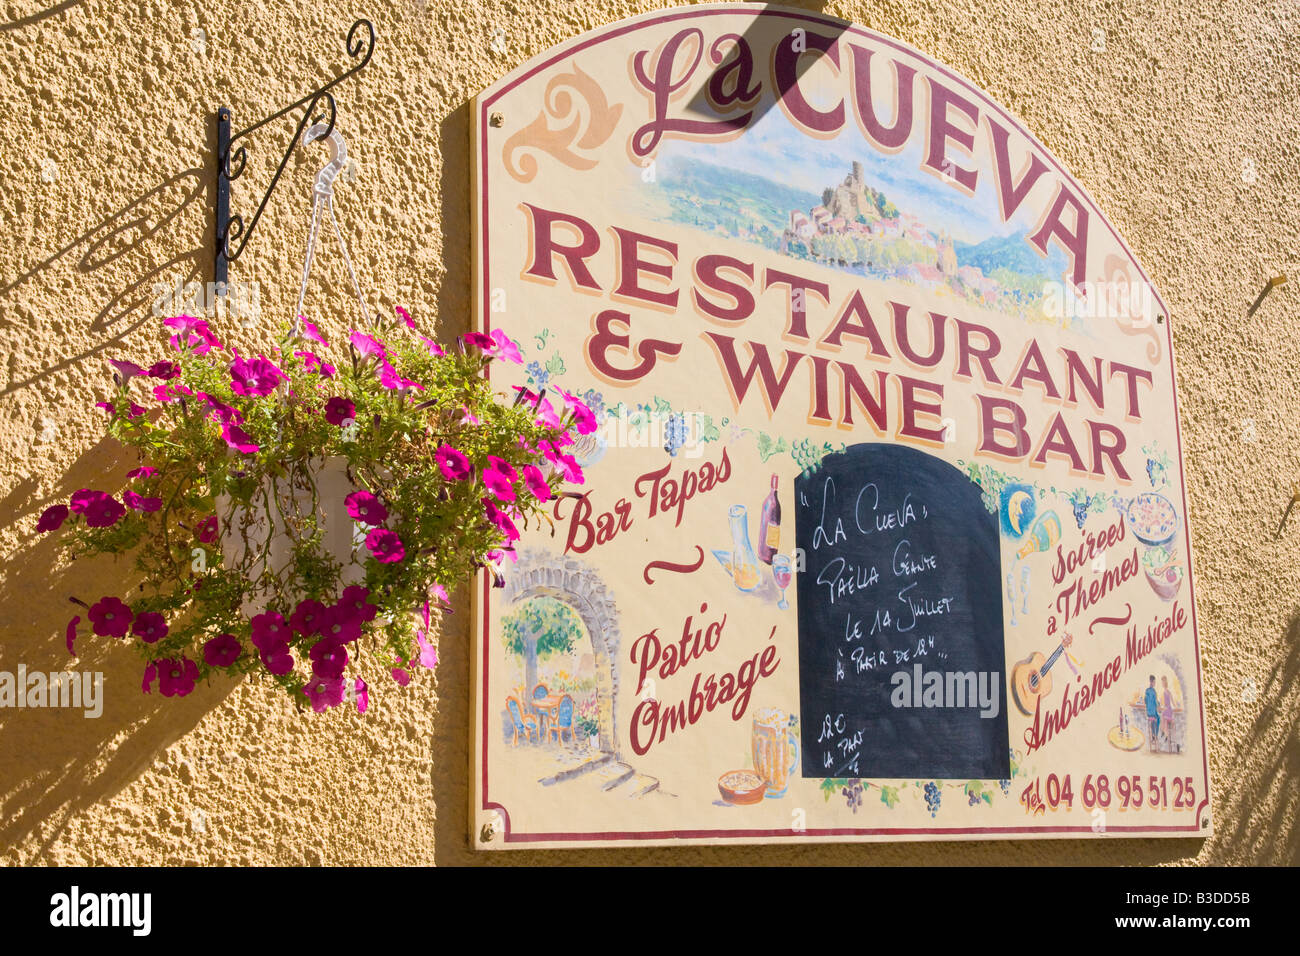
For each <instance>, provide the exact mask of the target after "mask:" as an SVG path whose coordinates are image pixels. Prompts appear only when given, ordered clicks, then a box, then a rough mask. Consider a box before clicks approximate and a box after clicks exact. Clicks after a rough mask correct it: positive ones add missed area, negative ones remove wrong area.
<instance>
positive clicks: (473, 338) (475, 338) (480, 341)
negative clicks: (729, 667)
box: [460, 332, 496, 352]
mask: <svg viewBox="0 0 1300 956" xmlns="http://www.w3.org/2000/svg"><path fill="white" fill-rule="evenodd" d="M460 340H461V341H462V342H463V343H465V344H466V345H473V346H474V347H475V348H480V349H483V350H484V351H485V352H486V351H488V350H490V349H492V348H495V347H496V343H495V342H493V341H492V336H490V335H484V334H483V333H482V332H466V333H465V334H464V335H462V336H461V337H460Z"/></svg>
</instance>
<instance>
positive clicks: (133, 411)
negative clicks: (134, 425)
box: [126, 402, 147, 418]
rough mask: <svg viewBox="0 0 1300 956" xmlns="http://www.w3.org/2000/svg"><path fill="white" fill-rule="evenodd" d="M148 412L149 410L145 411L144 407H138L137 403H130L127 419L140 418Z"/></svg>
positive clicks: (127, 409)
mask: <svg viewBox="0 0 1300 956" xmlns="http://www.w3.org/2000/svg"><path fill="white" fill-rule="evenodd" d="M146 410H147V409H145V407H144V406H143V405H138V404H136V403H135V402H129V403H128V404H127V406H126V417H127V418H139V417H140V416H141V415H143V414H144V413H145V411H146Z"/></svg>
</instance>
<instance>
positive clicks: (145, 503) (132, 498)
mask: <svg viewBox="0 0 1300 956" xmlns="http://www.w3.org/2000/svg"><path fill="white" fill-rule="evenodd" d="M122 500H123V501H125V502H126V504H127V507H129V508H134V509H135V510H136V511H145V512H154V511H157V510H158V509H160V508H161V507H162V499H161V498H145V497H144V496H142V495H137V494H136V493H135V492H134V491H130V490H128V491H124V492H122Z"/></svg>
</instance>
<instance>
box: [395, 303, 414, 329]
mask: <svg viewBox="0 0 1300 956" xmlns="http://www.w3.org/2000/svg"><path fill="white" fill-rule="evenodd" d="M393 311H394V312H396V313H397V317H398V318H399V319H401V320H402V321H403V322H405V323H406V327H407V328H408V329H411V330H412V331H414V329H415V322H413V321H412V320H411V313H410V312H407V311H406V310H405V309H403V308H402V307H401V306H400V305H395V306H393Z"/></svg>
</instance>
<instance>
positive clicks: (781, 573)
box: [772, 554, 791, 611]
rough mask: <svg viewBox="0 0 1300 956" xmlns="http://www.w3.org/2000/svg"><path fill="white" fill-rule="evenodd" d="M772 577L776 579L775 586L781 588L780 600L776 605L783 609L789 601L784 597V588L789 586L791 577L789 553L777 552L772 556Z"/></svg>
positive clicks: (788, 604) (787, 605)
mask: <svg viewBox="0 0 1300 956" xmlns="http://www.w3.org/2000/svg"><path fill="white" fill-rule="evenodd" d="M772 578H773V580H775V581H776V586H777V587H779V588H780V589H781V600H780V601H779V602H778V603H777V605H776V606H777V607H779V608H780V609H781V610H782V611H784V610H785V609H786V608H788V607H789V606H790V602H789V601H787V600H786V599H785V589H786V588H788V587H789V586H790V578H791V570H790V557H789V555H785V554H778V555H774V556H773V558H772Z"/></svg>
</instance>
